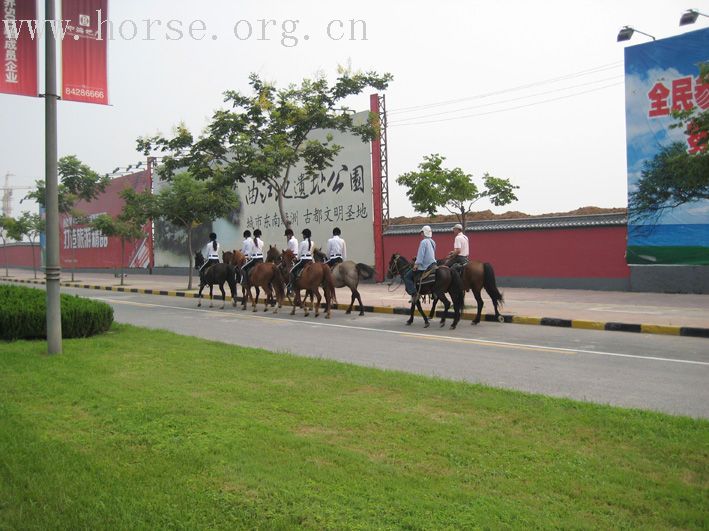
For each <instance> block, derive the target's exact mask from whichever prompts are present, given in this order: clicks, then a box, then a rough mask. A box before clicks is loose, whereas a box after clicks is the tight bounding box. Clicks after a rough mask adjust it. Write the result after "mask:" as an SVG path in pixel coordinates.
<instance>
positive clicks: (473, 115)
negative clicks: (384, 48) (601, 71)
mask: <svg viewBox="0 0 709 531" xmlns="http://www.w3.org/2000/svg"><path fill="white" fill-rule="evenodd" d="M622 84H623V82H622V81H621V82H619V83H611V84H610V85H605V86H603V87H596V88H594V89H589V90H584V91H581V92H576V93H574V94H567V95H566V96H559V97H558V98H549V99H546V100H541V101H535V102H532V103H527V104H525V105H517V106H515V107H508V108H506V109H497V110H494V111H489V112H481V113H475V114H466V115H464V116H453V117H451V118H441V119H438V120H426V121H423V122H410V123H398V124H394V125H390V126H389V127H405V126H407V125H424V124H433V123H438V122H450V121H453V120H463V119H465V118H473V117H475V116H486V115H488V114H496V113H499V112H507V111H514V110H516V109H523V108H525V107H533V106H535V105H541V104H543V103H550V102H553V101H559V100H565V99H568V98H574V97H576V96H581V95H582V94H589V93H591V92H597V91H599V90H603V89H607V88H610V87H617V86H618V85H622Z"/></svg>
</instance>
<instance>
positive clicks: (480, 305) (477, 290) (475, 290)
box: [471, 286, 485, 325]
mask: <svg viewBox="0 0 709 531" xmlns="http://www.w3.org/2000/svg"><path fill="white" fill-rule="evenodd" d="M472 289H473V296H474V297H475V302H477V303H478V313H477V314H476V315H475V319H473V322H472V323H471V324H474V325H476V324H478V323H479V322H480V314H482V311H483V306H484V305H485V303H484V302H483V298H482V295H481V294H480V287H478V286H473V288H472Z"/></svg>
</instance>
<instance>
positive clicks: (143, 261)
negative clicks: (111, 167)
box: [59, 170, 152, 269]
mask: <svg viewBox="0 0 709 531" xmlns="http://www.w3.org/2000/svg"><path fill="white" fill-rule="evenodd" d="M149 187H150V174H149V172H148V171H147V170H146V171H142V172H138V173H134V174H132V175H126V176H124V177H118V178H116V179H113V180H112V181H111V183H110V184H109V185H108V187H107V188H106V191H105V192H104V193H102V194H101V195H99V196H98V197H97V198H96V199H94V200H93V201H91V202H90V203H87V202H85V201H79V202H78V203H77V204H76V210H77V211H79V212H81V213H82V214H83V215H85V216H86V217H88V218H89V219H94V218H96V217H98V216H100V215H101V214H108V215H110V216H113V217H114V218H115V217H116V216H118V214H120V213H121V210H122V209H123V199H121V197H120V195H119V194H120V192H121V191H122V190H123V189H125V188H132V189H134V190H135V191H136V192H143V191H145V190H148V189H149ZM59 230H60V232H61V235H60V240H59V241H60V258H61V260H60V262H61V267H62V268H63V269H71V268H72V266H74V265H76V267H81V268H101V269H103V268H118V267H120V265H121V240H120V238H117V237H111V238H108V237H106V236H104V235H103V234H102V233H101V232H99V231H97V230H94V229H92V228H91V227H90V226H88V225H85V224H78V223H76V224H75V223H74V219H73V218H72V216H69V215H64V214H61V215H60V216H59ZM143 230H144V232H145V234H146V237H145V238H143V239H141V240H138V241H135V242H126V248H125V260H124V265H125V266H126V267H133V268H147V267H149V266H150V236H151V232H152V226H151V224H150V223H146V224H145V226H144V227H143Z"/></svg>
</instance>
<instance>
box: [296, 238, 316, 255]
mask: <svg viewBox="0 0 709 531" xmlns="http://www.w3.org/2000/svg"><path fill="white" fill-rule="evenodd" d="M314 248H315V242H313V243H312V244H311V245H310V248H308V240H307V239H306V240H303V241H302V242H300V247H298V256H299V257H300V259H301V260H312V259H313V249H314Z"/></svg>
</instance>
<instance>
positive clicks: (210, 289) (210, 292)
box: [209, 283, 214, 308]
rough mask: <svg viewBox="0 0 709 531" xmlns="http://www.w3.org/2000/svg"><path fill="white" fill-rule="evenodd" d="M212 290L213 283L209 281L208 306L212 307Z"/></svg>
mask: <svg viewBox="0 0 709 531" xmlns="http://www.w3.org/2000/svg"><path fill="white" fill-rule="evenodd" d="M213 290H214V284H212V283H210V284H209V307H210V308H212V307H214V304H213V303H214V294H213V293H212V291H213Z"/></svg>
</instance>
